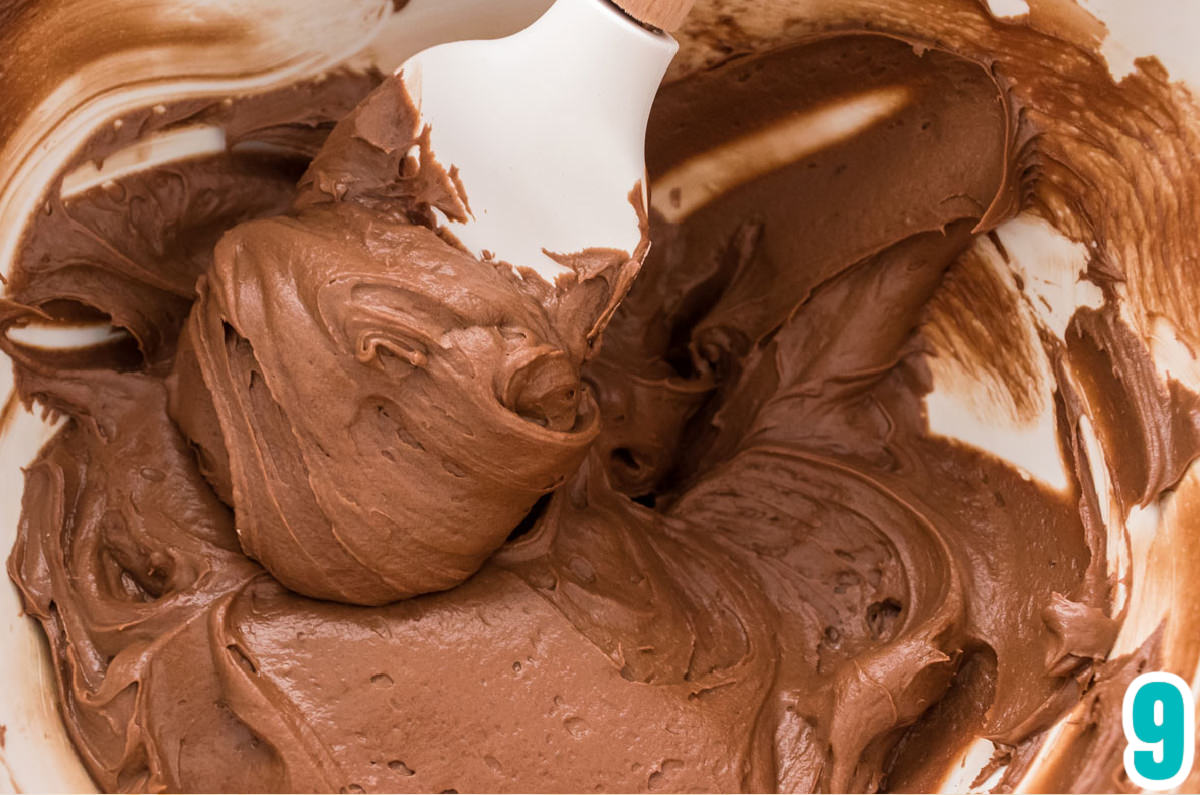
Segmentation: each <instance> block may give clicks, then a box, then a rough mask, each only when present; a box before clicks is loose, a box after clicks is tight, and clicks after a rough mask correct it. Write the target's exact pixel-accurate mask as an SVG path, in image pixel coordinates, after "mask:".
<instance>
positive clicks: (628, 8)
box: [613, 0, 696, 32]
mask: <svg viewBox="0 0 1200 795" xmlns="http://www.w3.org/2000/svg"><path fill="white" fill-rule="evenodd" d="M613 2H615V3H616V4H617V5H619V6H620V7H621V9H622V10H624V11H625V13H626V14H628V15H629V16H631V17H633V18H634V19H636V20H638V21H639V22H642V23H644V24H647V25H653V26H654V27H656V28H661V29H662V30H665V31H668V32H670V31H672V30H675V29H676V28H678V27H679V26H680V25H682V24H683V20H684V19H685V18H686V17H687V15H688V12H689V11H691V10H692V6H693V5H695V3H696V0H613Z"/></svg>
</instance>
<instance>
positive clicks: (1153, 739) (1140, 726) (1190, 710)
mask: <svg viewBox="0 0 1200 795" xmlns="http://www.w3.org/2000/svg"><path fill="white" fill-rule="evenodd" d="M1195 713H1196V708H1195V704H1194V703H1193V701H1192V691H1191V689H1190V688H1189V687H1188V685H1187V682H1185V681H1183V680H1182V679H1180V678H1179V677H1178V676H1176V675H1175V674H1169V673H1163V672H1161V671H1154V672H1151V673H1145V674H1142V675H1141V676H1139V677H1138V678H1137V679H1134V680H1133V682H1132V683H1130V685H1129V689H1127V690H1126V691H1125V700H1124V702H1123V703H1122V705H1121V725H1122V726H1123V727H1124V729H1125V739H1126V740H1127V741H1128V742H1129V745H1127V746H1126V747H1125V772H1126V773H1128V774H1129V778H1130V779H1131V780H1132V781H1133V783H1134V784H1136V785H1138V786H1139V787H1142V788H1144V789H1151V790H1168V789H1174V788H1175V787H1177V786H1179V785H1180V784H1182V783H1183V780H1184V779H1185V778H1187V775H1188V773H1190V772H1191V770H1192V761H1193V758H1194V756H1195V753H1196V714H1195Z"/></svg>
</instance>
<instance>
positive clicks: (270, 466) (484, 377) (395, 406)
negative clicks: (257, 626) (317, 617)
mask: <svg viewBox="0 0 1200 795" xmlns="http://www.w3.org/2000/svg"><path fill="white" fill-rule="evenodd" d="M513 285H514V280H512V279H511V278H509V277H508V276H506V275H505V274H504V272H503V271H502V270H500V269H498V268H496V267H493V266H492V265H489V264H487V263H482V262H479V261H477V260H475V259H473V258H471V257H470V256H468V255H466V254H464V253H462V252H461V251H459V250H457V249H455V248H453V247H451V246H449V245H448V244H446V243H445V242H444V241H442V240H441V239H440V238H439V237H438V236H437V235H435V234H434V233H433V232H431V231H429V230H428V229H425V228H424V227H418V226H411V225H408V224H405V223H398V222H388V221H386V220H385V219H383V218H381V217H380V216H379V215H378V214H376V213H374V212H372V211H370V210H367V209H364V208H362V207H360V206H357V205H354V204H337V205H330V206H327V207H320V208H315V209H311V210H307V211H305V212H303V213H302V214H301V215H300V216H299V217H297V218H287V217H283V218H275V219H266V220H261V221H256V222H252V223H249V224H245V225H243V226H241V227H239V228H237V229H235V230H234V231H233V232H231V233H230V234H229V235H228V236H227V237H226V238H225V239H224V240H223V241H222V242H221V243H220V245H219V246H218V248H217V251H216V257H215V261H214V265H213V268H212V269H211V270H210V272H209V275H208V277H207V279H206V280H204V281H202V283H201V285H200V298H199V300H198V301H197V305H196V309H195V311H194V312H193V314H192V317H191V319H190V321H189V324H188V327H187V334H188V338H189V339H188V343H187V344H185V345H184V347H183V350H182V352H181V355H180V361H179V363H178V364H177V372H176V378H175V379H174V382H173V386H174V391H175V393H176V394H179V393H181V392H187V393H191V392H193V391H194V390H195V389H196V387H197V386H199V384H197V382H196V375H197V370H198V372H199V375H200V376H201V378H202V382H203V385H204V386H205V387H206V388H207V391H208V392H209V394H210V395H211V397H212V403H211V407H212V411H213V415H215V420H216V425H215V426H213V425H212V424H211V420H212V419H213V417H212V416H204V414H205V413H207V412H204V413H199V412H197V411H195V410H188V409H187V408H183V409H179V408H178V407H179V406H180V405H186V406H189V407H190V406H194V405H195V401H194V400H189V401H187V402H186V404H181V402H180V401H176V407H177V411H176V412H175V416H176V419H177V421H178V422H179V423H180V425H181V426H182V427H183V428H184V430H185V432H187V433H188V435H189V436H190V437H191V438H192V440H193V441H194V442H195V443H196V444H197V445H198V446H199V447H200V448H201V450H202V452H203V460H204V461H205V462H206V467H205V468H206V470H207V474H208V475H209V477H210V479H211V480H213V482H214V484H215V485H216V486H217V490H218V492H219V493H221V494H222V496H224V497H225V498H226V499H227V500H230V501H231V502H232V504H233V506H234V507H235V511H236V516H237V526H238V532H239V535H240V538H241V542H242V546H243V548H244V549H245V550H246V552H247V553H248V554H250V555H251V556H252V557H254V558H256V559H257V560H259V561H260V562H261V563H262V564H263V565H264V566H266V567H267V568H268V569H269V570H270V571H271V572H272V574H274V575H275V576H276V577H277V578H278V579H279V580H280V581H281V582H283V583H284V584H285V585H287V586H288V587H289V588H291V589H293V590H295V591H298V592H300V593H304V594H307V595H310V596H315V597H320V598H325V599H333V600H337V601H344V602H352V603H356V604H380V603H384V602H388V601H392V600H395V599H401V598H405V597H409V596H413V595H416V594H421V593H426V592H430V591H438V590H443V589H446V588H450V587H452V586H454V585H456V584H458V583H460V582H462V581H463V580H465V579H466V578H467V577H468V576H470V575H471V574H473V573H474V572H475V571H476V570H477V569H478V568H479V566H481V565H482V564H483V562H484V560H485V559H486V558H487V556H488V555H489V554H490V553H491V552H493V551H494V550H495V549H496V548H497V547H499V546H500V545H501V544H502V543H503V542H504V540H505V538H506V537H507V536H508V535H509V533H510V532H511V531H512V530H513V528H515V527H516V526H517V525H518V524H519V523H520V522H521V520H522V518H523V517H524V516H525V515H526V514H527V513H528V512H529V511H530V509H531V508H532V507H533V505H534V503H536V502H537V500H538V499H539V498H540V497H541V496H542V495H543V494H546V493H548V492H550V491H552V490H553V489H555V488H556V487H557V486H559V485H561V483H562V482H563V480H564V479H565V478H566V477H567V476H568V475H570V474H571V473H572V472H574V470H575V469H576V468H577V467H578V466H579V464H580V462H581V460H582V457H583V455H584V453H585V452H586V450H587V447H588V445H589V444H590V443H591V441H592V440H593V439H594V438H595V436H596V434H597V432H598V418H599V415H598V412H597V411H596V408H595V404H594V401H593V399H592V397H591V396H590V395H589V394H588V393H587V392H586V391H585V390H584V388H583V386H582V384H581V383H580V380H579V362H578V361H577V360H574V359H572V357H571V356H570V355H569V354H568V353H567V351H566V350H565V349H564V347H563V346H562V345H560V344H559V342H558V339H557V333H556V331H555V329H554V328H553V327H552V326H551V324H550V322H549V321H548V320H547V318H546V317H545V315H544V314H543V313H542V311H541V308H540V306H539V305H538V303H537V302H536V301H535V300H534V299H533V298H531V297H529V296H526V295H524V294H522V293H521V292H519V291H518V290H517V289H516V288H515V287H514V286H513ZM206 427H209V428H211V427H217V428H219V429H220V439H219V440H218V439H216V438H214V437H213V435H212V434H211V432H209V433H207V434H206V432H205V430H204V429H205V428H206ZM214 448H216V449H214Z"/></svg>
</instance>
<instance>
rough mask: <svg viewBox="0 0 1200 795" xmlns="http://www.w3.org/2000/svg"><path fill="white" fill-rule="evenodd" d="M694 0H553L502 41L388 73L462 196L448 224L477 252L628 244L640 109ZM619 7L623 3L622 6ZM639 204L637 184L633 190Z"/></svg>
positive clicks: (534, 253) (539, 252)
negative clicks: (464, 208) (397, 79)
mask: <svg viewBox="0 0 1200 795" xmlns="http://www.w3.org/2000/svg"><path fill="white" fill-rule="evenodd" d="M693 2H694V0H657V1H656V0H618V3H619V6H620V7H618V5H615V4H614V3H612V2H609V0H558V2H556V3H555V4H554V5H553V6H552V7H551V8H550V10H549V11H547V12H546V13H545V15H544V16H542V17H541V18H540V19H539V20H538V21H537V22H535V23H534V24H533V25H531V26H530V27H528V28H526V29H525V30H523V31H521V32H520V33H517V34H515V35H513V36H509V37H507V38H503V39H496V40H491V41H462V42H454V43H451V44H444V45H440V46H437V47H432V48H430V49H428V50H425V51H424V52H421V53H418V54H417V55H415V56H413V57H412V58H410V59H409V60H408V61H406V62H405V63H404V64H403V65H402V66H401V67H400V69H399V70H397V71H398V73H399V74H401V75H402V76H403V80H404V83H405V86H406V87H407V89H408V91H409V93H410V94H411V95H412V98H413V101H414V103H415V104H416V105H417V107H418V108H419V110H420V113H421V117H422V118H421V123H422V124H428V125H429V126H430V130H431V132H430V147H431V149H432V151H433V153H434V155H435V156H436V157H437V159H438V161H439V162H440V163H442V164H443V165H444V166H446V167H447V168H449V167H451V166H455V167H457V168H458V176H459V178H460V180H461V184H462V185H463V188H464V189H465V192H466V198H467V201H468V203H469V204H470V211H471V217H470V218H468V220H467V221H466V222H465V223H457V222H452V221H449V220H448V219H443V221H444V222H445V224H446V228H447V229H448V231H450V232H451V233H452V234H453V235H454V236H455V237H456V238H457V239H458V240H459V241H460V242H461V243H462V244H463V245H464V246H466V248H467V249H468V250H469V251H471V252H472V253H473V254H475V255H476V256H480V257H483V256H488V255H491V256H492V257H494V258H495V259H497V260H500V261H504V262H508V263H510V264H512V265H514V266H519V267H525V268H530V269H532V270H534V271H536V272H537V273H538V274H539V275H540V276H542V277H543V278H545V279H546V280H547V281H548V282H550V283H551V284H553V283H554V281H555V279H556V278H557V277H558V276H559V275H560V274H563V273H565V272H566V271H567V268H565V267H564V266H563V265H561V264H559V263H558V262H556V261H555V260H554V259H552V258H550V257H548V256H546V253H545V252H547V251H549V252H554V253H558V254H570V253H575V252H578V251H582V250H585V249H589V248H610V249H620V250H625V251H629V252H632V251H634V249H635V248H636V247H637V245H638V242H639V240H640V235H641V232H640V229H639V219H638V215H637V212H636V209H635V207H634V206H633V204H632V203H631V201H630V195H631V192H632V191H633V189H634V187H635V185H638V184H639V183H640V184H641V185H642V190H643V191H644V190H645V160H644V149H645V137H646V120H647V117H648V116H649V113H650V105H651V103H652V101H653V99H654V95H655V93H656V92H657V90H658V85H659V83H660V82H661V80H662V77H663V74H664V72H665V71H666V68H667V64H668V63H670V61H671V58H672V57H673V56H674V54H675V51H676V49H677V48H678V45H677V44H676V43H675V40H674V39H672V38H671V37H670V36H669V35H668V34H667V33H666V32H664V31H666V30H671V29H674V28H675V27H677V26H678V25H679V24H680V23H681V22H682V21H683V19H684V17H685V16H686V15H687V12H688V11H689V10H690V9H691V6H692V3H693ZM622 9H624V10H622ZM642 199H643V202H644V201H645V195H644V193H643V196H642Z"/></svg>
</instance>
